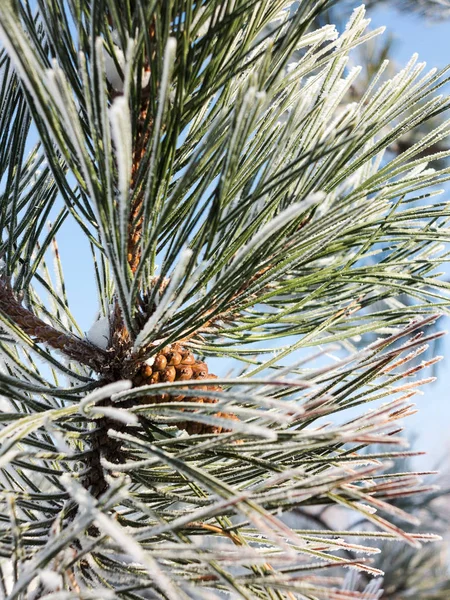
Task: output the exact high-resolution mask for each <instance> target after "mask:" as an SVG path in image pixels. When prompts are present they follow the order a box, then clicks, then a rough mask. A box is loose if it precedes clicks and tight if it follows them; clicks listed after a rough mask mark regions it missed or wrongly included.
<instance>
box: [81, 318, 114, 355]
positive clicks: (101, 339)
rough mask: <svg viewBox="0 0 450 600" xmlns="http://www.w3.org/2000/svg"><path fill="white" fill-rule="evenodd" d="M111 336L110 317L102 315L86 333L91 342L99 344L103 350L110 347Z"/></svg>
mask: <svg viewBox="0 0 450 600" xmlns="http://www.w3.org/2000/svg"><path fill="white" fill-rule="evenodd" d="M109 337H110V326H109V318H108V317H101V318H100V319H98V320H97V321H95V323H93V325H92V326H91V328H90V329H89V331H88V332H87V334H86V338H87V339H88V340H89V341H90V342H91V344H94V346H98V348H102V350H106V349H107V348H108V345H109Z"/></svg>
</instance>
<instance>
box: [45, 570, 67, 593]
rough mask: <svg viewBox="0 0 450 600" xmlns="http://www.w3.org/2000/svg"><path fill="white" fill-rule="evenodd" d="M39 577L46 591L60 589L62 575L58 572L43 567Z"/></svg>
mask: <svg viewBox="0 0 450 600" xmlns="http://www.w3.org/2000/svg"><path fill="white" fill-rule="evenodd" d="M39 578H40V580H41V582H42V584H43V586H44V587H45V588H46V591H49V592H54V591H56V590H58V589H61V588H62V586H63V579H62V576H61V575H60V574H59V573H55V571H50V570H48V569H45V570H44V571H41V573H40V575H39Z"/></svg>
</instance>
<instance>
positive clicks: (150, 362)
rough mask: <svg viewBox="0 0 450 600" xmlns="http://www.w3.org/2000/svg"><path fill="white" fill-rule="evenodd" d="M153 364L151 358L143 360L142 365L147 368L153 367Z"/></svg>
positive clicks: (152, 358) (153, 359)
mask: <svg viewBox="0 0 450 600" xmlns="http://www.w3.org/2000/svg"><path fill="white" fill-rule="evenodd" d="M154 363H155V357H154V356H151V357H150V358H147V360H144V364H146V365H148V366H149V367H153V365H154Z"/></svg>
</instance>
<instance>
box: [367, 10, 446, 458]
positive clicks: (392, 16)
mask: <svg viewBox="0 0 450 600" xmlns="http://www.w3.org/2000/svg"><path fill="white" fill-rule="evenodd" d="M371 17H372V25H373V26H374V27H379V26H381V25H385V26H386V27H387V31H386V33H391V34H393V35H394V39H395V46H394V50H393V56H394V57H395V61H396V63H397V65H398V66H399V67H401V66H403V65H404V64H405V63H406V62H407V61H408V60H409V58H410V57H411V55H412V54H413V53H414V52H417V53H418V54H419V59H420V60H421V61H425V62H426V63H427V66H428V68H432V67H438V68H443V67H445V66H446V65H447V64H449V63H450V20H442V21H438V22H436V23H428V22H427V21H426V20H425V19H424V18H423V17H420V16H419V15H417V14H411V13H410V14H408V13H405V12H401V13H400V12H397V11H394V10H392V9H389V8H388V7H387V6H386V5H382V6H380V8H378V9H376V10H374V11H372V14H371ZM449 88H450V86H448V87H447V93H450V91H449ZM446 196H447V198H446V199H450V186H448V192H447V194H446ZM446 271H447V272H449V273H450V267H449V266H448V265H447V266H446ZM441 328H444V329H450V322H449V319H443V320H442V322H441ZM439 352H440V353H442V354H444V361H443V362H441V363H440V365H439V367H438V371H437V373H438V381H437V382H436V383H434V384H432V385H428V386H426V387H425V388H423V391H424V395H423V396H420V397H418V398H417V400H416V403H417V407H418V409H419V412H418V414H417V415H415V416H413V417H410V418H408V419H407V420H406V421H405V426H406V428H407V429H408V430H409V431H411V430H412V429H414V430H415V432H416V433H417V435H418V437H417V440H416V442H415V449H417V450H419V449H420V450H425V451H427V453H428V454H429V456H426V457H424V458H420V459H418V460H417V464H419V465H420V466H421V467H425V466H426V467H428V468H429V467H430V455H431V458H432V459H433V460H436V461H437V460H438V459H439V458H441V457H442V456H448V455H449V451H450V394H449V389H450V335H449V336H447V337H446V338H444V342H443V344H442V346H441V348H439ZM447 468H449V469H450V464H449V463H448V464H447Z"/></svg>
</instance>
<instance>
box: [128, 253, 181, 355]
mask: <svg viewBox="0 0 450 600" xmlns="http://www.w3.org/2000/svg"><path fill="white" fill-rule="evenodd" d="M191 257H192V250H189V249H188V248H186V249H185V250H184V251H183V252H182V253H181V256H180V260H179V262H178V264H177V266H176V267H175V269H174V272H173V274H172V276H171V278H170V283H169V285H168V286H167V289H166V291H165V292H164V296H163V297H162V298H161V302H160V303H159V305H158V308H157V309H156V311H155V312H154V313H153V315H152V316H151V317H150V319H149V320H148V321H147V323H146V324H145V325H144V328H143V329H142V330H141V332H140V333H139V335H138V336H137V338H136V341H135V343H134V349H137V348H139V347H140V346H141V345H142V344H143V342H144V341H145V338H147V337H148V336H149V335H150V334H151V332H152V330H153V329H154V328H155V327H156V325H157V323H160V321H161V317H162V316H163V315H164V314H165V313H168V311H169V306H170V313H172V312H173V311H174V310H176V309H177V308H178V306H179V305H180V304H181V303H182V302H183V300H184V294H183V293H181V292H180V290H177V287H178V286H179V284H180V282H181V280H182V279H183V277H184V275H185V272H186V268H187V265H188V263H189V261H190V260H191ZM176 292H178V293H176Z"/></svg>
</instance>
